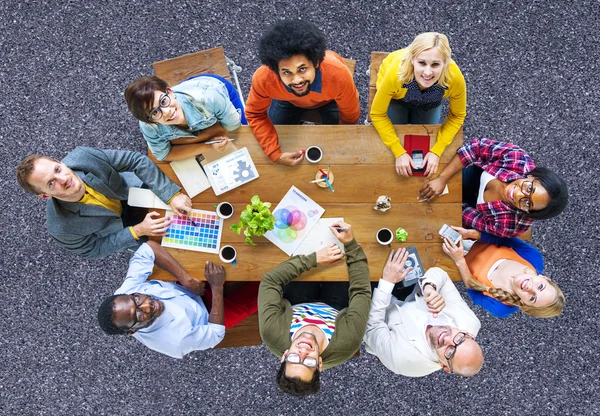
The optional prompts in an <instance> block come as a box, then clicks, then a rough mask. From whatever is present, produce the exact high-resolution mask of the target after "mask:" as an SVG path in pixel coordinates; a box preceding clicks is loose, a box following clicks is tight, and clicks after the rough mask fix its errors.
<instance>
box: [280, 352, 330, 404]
mask: <svg viewBox="0 0 600 416" xmlns="http://www.w3.org/2000/svg"><path fill="white" fill-rule="evenodd" d="M286 364H287V362H286V361H284V362H282V363H281V367H279V371H278V372H277V386H279V389H280V390H281V391H282V392H284V393H288V394H291V395H292V396H297V397H300V396H308V395H311V394H315V393H317V392H318V391H319V390H321V372H320V371H319V369H318V368H316V369H315V373H314V374H313V378H312V379H311V380H310V381H308V382H307V381H302V380H300V379H299V378H297V377H294V378H291V377H287V376H286V375H285V367H286Z"/></svg>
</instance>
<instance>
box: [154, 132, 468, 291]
mask: <svg viewBox="0 0 600 416" xmlns="http://www.w3.org/2000/svg"><path fill="white" fill-rule="evenodd" d="M438 127H439V126H438V125H434V126H425V127H424V126H396V128H397V130H398V132H399V135H400V136H401V137H403V135H404V134H411V133H412V134H419V133H421V130H425V129H427V131H428V132H429V134H430V137H431V140H432V143H433V142H434V140H435V139H434V137H435V133H436V132H437V128H438ZM277 130H278V132H279V134H280V140H281V142H282V143H286V145H288V144H289V145H290V148H306V147H308V146H309V145H312V144H318V145H319V146H320V147H321V148H322V149H323V153H324V158H323V160H322V162H323V163H322V164H319V165H314V164H310V163H308V162H305V161H304V162H302V163H301V164H300V165H299V166H297V167H294V168H290V167H287V166H281V165H279V164H275V163H272V162H271V161H270V160H269V159H268V158H266V157H265V156H264V154H263V152H262V149H261V148H260V146H259V145H258V143H257V142H256V140H255V139H254V136H253V135H252V132H251V131H250V129H249V128H248V127H247V126H242V128H240V129H238V130H236V131H235V132H231V134H230V137H231V138H235V139H236V141H235V142H234V144H235V145H236V147H238V148H242V147H247V148H248V150H249V152H250V154H251V155H252V158H253V160H254V162H255V164H256V166H257V170H258V172H259V175H260V176H259V178H258V179H256V180H254V181H251V182H249V183H247V184H245V185H243V186H241V187H239V188H236V189H235V190H234V191H231V192H227V193H225V194H223V195H220V196H218V197H217V196H215V195H214V192H212V191H211V190H207V191H205V192H203V193H201V194H200V195H198V196H196V197H195V198H194V199H193V205H194V208H196V209H201V210H209V211H212V210H214V208H215V206H216V204H218V203H219V202H222V201H228V202H231V203H232V204H233V206H234V210H235V212H234V215H233V217H231V218H229V219H227V220H225V222H224V230H223V234H222V240H221V243H222V244H231V245H234V246H235V247H236V249H237V251H238V261H237V265H236V266H232V265H230V264H227V265H225V268H226V270H227V273H228V277H227V278H228V280H235V281H256V280H260V279H261V277H262V276H263V275H264V274H265V273H266V272H267V271H269V270H271V269H272V268H274V267H275V266H277V265H278V264H279V263H281V262H282V261H285V260H286V259H287V258H288V256H287V255H286V254H285V253H284V252H282V251H281V250H280V249H279V248H277V247H276V246H275V245H273V244H272V243H271V242H269V241H268V240H266V239H265V238H264V237H255V238H254V241H255V242H256V243H257V244H258V246H257V247H252V246H250V245H247V244H244V243H243V240H244V238H243V236H240V235H237V234H235V233H234V232H232V231H231V230H230V229H229V227H230V225H231V224H233V223H235V222H237V221H239V215H240V213H241V212H242V210H243V209H244V208H245V207H246V205H248V204H249V203H250V198H251V197H252V196H253V195H259V196H260V198H261V200H262V201H265V202H271V203H272V204H273V205H272V210H274V208H275V207H276V206H277V204H278V203H279V201H281V199H282V198H283V196H284V195H285V194H286V192H287V191H288V190H289V189H290V187H291V186H292V184H293V185H295V186H296V187H298V188H299V189H300V190H301V191H303V192H304V193H306V194H307V195H308V196H309V197H310V198H312V199H313V200H314V201H315V202H317V203H318V204H319V205H321V206H322V207H323V208H324V209H325V214H324V217H325V218H327V217H329V218H331V217H343V218H344V219H345V221H346V222H348V223H350V224H352V227H353V232H354V236H355V238H356V240H357V241H358V242H359V243H360V244H361V245H362V246H363V247H364V250H365V252H366V254H367V258H368V260H369V264H370V269H371V279H372V280H377V279H379V277H380V275H381V271H382V269H383V265H384V264H385V262H386V259H387V255H388V254H389V249H388V248H387V247H383V246H381V245H379V244H377V243H376V240H375V233H376V232H377V230H378V229H379V228H381V227H387V228H390V229H392V230H393V231H394V230H396V228H398V227H402V228H404V229H405V230H407V231H408V234H409V237H408V242H407V243H404V244H403V245H402V246H405V247H407V246H410V245H415V246H416V247H417V249H418V251H419V255H420V256H421V259H422V261H423V263H424V266H425V268H429V267H433V266H439V267H442V268H443V269H444V270H446V271H447V272H448V273H449V274H450V276H451V277H452V278H453V279H459V278H460V277H459V275H458V272H457V271H456V269H455V267H454V264H453V262H452V260H450V259H449V258H448V257H447V256H446V255H445V254H444V253H443V252H442V249H441V240H440V239H439V235H438V230H439V229H440V228H441V226H442V225H443V224H450V225H460V224H461V211H462V206H461V194H462V192H461V189H462V185H461V175H460V174H459V175H456V176H455V177H453V178H452V180H451V181H450V182H449V188H450V193H449V194H447V195H444V196H441V197H438V198H436V199H435V200H434V201H433V202H431V203H419V202H418V200H417V195H418V191H419V189H420V188H421V187H422V186H423V184H424V183H425V182H426V181H427V179H426V178H423V177H411V178H404V177H399V176H398V175H397V174H396V173H395V169H394V165H393V157H392V156H391V154H390V153H389V151H388V149H387V147H386V146H385V145H384V144H383V143H382V142H381V140H380V139H379V136H378V135H377V132H376V131H375V129H374V128H373V127H372V126H364V125H363V126H359V125H353V126H277ZM315 138H318V139H319V140H315ZM461 142H462V130H461V131H460V132H459V134H458V135H457V138H456V139H455V144H453V145H452V150H451V151H450V152H444V156H443V157H442V160H441V162H442V163H441V165H440V170H441V169H443V168H444V166H445V165H446V164H447V163H448V161H449V160H450V158H451V157H452V154H453V153H454V152H455V151H456V149H457V148H458V146H459V145H460V143H461ZM329 162H331V170H332V171H333V172H334V174H335V181H334V182H333V187H334V189H335V192H331V191H330V190H329V189H328V188H320V187H318V186H317V185H316V184H311V183H310V181H311V180H313V179H314V178H315V174H316V173H317V171H318V168H319V167H321V168H322V169H324V170H326V169H327V166H328V164H329ZM158 165H159V167H160V168H161V170H163V171H164V172H165V173H166V174H167V176H169V178H171V180H173V181H174V182H177V183H179V181H178V179H177V177H176V176H175V174H174V173H173V171H172V169H171V167H170V165H169V164H168V163H158ZM380 195H388V196H390V197H391V200H392V208H391V209H390V210H389V211H387V212H385V213H382V212H379V211H375V210H374V209H373V207H374V205H375V202H376V200H377V197H378V196H380ZM394 247H395V248H398V247H401V245H400V244H396V243H395V244H394ZM168 250H169V252H171V253H172V254H173V256H174V257H175V258H176V259H177V260H178V261H179V262H180V263H181V264H182V265H183V266H184V268H185V269H186V270H187V271H188V273H190V275H192V276H194V277H198V278H203V270H204V264H205V262H206V261H207V260H211V261H214V262H217V263H220V261H219V259H218V257H217V256H216V255H214V254H206V253H198V252H193V251H188V250H177V249H168ZM153 277H154V278H160V279H172V277H171V276H169V275H168V274H167V273H165V272H163V271H160V270H157V271H156V272H155V276H153ZM347 278H348V274H347V270H346V266H345V265H338V266H335V267H332V268H317V269H313V270H311V271H309V272H307V273H305V274H304V275H303V276H302V277H301V280H331V281H343V280H347Z"/></svg>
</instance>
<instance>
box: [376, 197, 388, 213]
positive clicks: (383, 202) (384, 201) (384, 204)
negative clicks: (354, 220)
mask: <svg viewBox="0 0 600 416" xmlns="http://www.w3.org/2000/svg"><path fill="white" fill-rule="evenodd" d="M391 207H392V198H390V197H389V196H387V195H381V196H380V197H379V198H377V202H376V203H375V206H374V207H373V209H374V210H375V211H381V212H385V211H387V210H388V209H390V208H391Z"/></svg>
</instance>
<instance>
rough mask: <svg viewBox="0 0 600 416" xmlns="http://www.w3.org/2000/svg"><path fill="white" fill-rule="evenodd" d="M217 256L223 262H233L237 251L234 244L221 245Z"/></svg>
mask: <svg viewBox="0 0 600 416" xmlns="http://www.w3.org/2000/svg"><path fill="white" fill-rule="evenodd" d="M219 258H220V259H221V261H222V262H223V263H233V264H235V259H236V258H237V251H236V249H235V247H234V246H223V247H221V250H219Z"/></svg>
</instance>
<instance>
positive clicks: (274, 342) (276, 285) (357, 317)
mask: <svg viewBox="0 0 600 416" xmlns="http://www.w3.org/2000/svg"><path fill="white" fill-rule="evenodd" d="M344 248H345V251H346V264H347V265H348V276H349V282H350V288H349V289H348V297H349V298H350V302H349V305H348V307H347V308H344V309H342V310H341V311H340V312H339V313H338V315H337V318H336V320H335V331H334V332H333V336H332V337H331V341H330V342H329V345H328V346H327V348H325V350H324V351H323V353H322V354H321V358H322V359H323V369H327V368H330V367H333V366H336V365H338V364H341V363H343V362H344V361H346V360H347V359H349V358H350V357H352V356H353V355H354V353H355V352H356V351H357V350H358V349H359V348H360V343H361V341H362V337H363V335H364V334H365V330H366V327H367V320H368V318H369V307H370V303H371V285H370V277H369V265H368V264H367V256H366V255H365V252H364V251H363V249H362V248H361V247H360V246H359V245H358V243H357V242H356V240H352V241H350V242H348V243H346V244H345V245H344ZM316 266H317V255H316V253H312V254H310V255H308V256H303V255H299V256H294V257H292V258H290V259H289V260H286V261H284V262H283V263H281V264H280V265H279V266H277V267H276V268H274V269H273V270H271V271H270V272H268V273H267V274H265V275H264V276H263V278H262V281H261V282H260V289H259V291H258V322H259V327H260V336H261V338H262V340H263V342H264V343H265V345H266V346H267V348H268V349H269V350H270V351H271V352H272V353H273V354H275V356H276V357H277V358H280V357H281V356H282V355H283V353H284V352H285V350H287V349H288V348H289V347H290V345H291V344H292V342H291V340H290V325H291V323H292V305H291V304H290V302H289V301H288V300H287V299H285V298H283V297H282V293H283V288H284V287H285V285H287V284H288V283H289V282H290V281H292V279H295V278H296V277H298V276H300V275H301V274H302V273H304V272H305V271H307V270H310V269H312V268H313V267H316Z"/></svg>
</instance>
